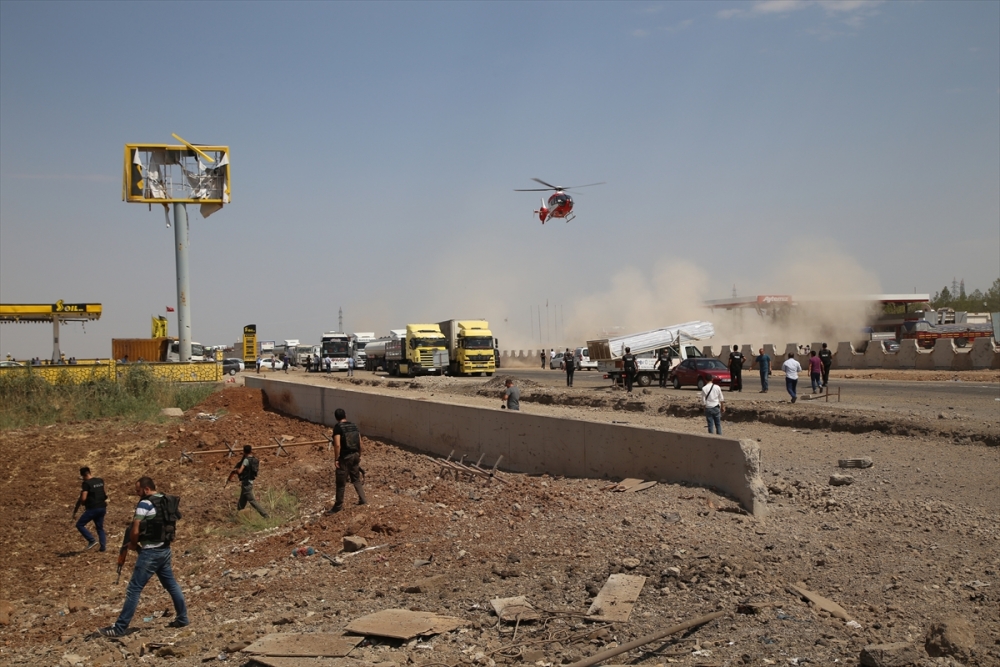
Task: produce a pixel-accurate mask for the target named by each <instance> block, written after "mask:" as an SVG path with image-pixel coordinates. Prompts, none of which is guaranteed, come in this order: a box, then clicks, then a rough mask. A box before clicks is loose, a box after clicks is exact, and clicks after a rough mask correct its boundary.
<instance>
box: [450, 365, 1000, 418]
mask: <svg viewBox="0 0 1000 667" xmlns="http://www.w3.org/2000/svg"><path fill="white" fill-rule="evenodd" d="M500 372H502V373H504V374H509V375H513V376H515V377H522V378H526V379H529V380H532V381H534V382H537V383H539V384H541V385H544V386H548V387H552V388H553V389H557V388H565V387H566V374H565V373H564V372H563V371H557V370H542V369H541V368H530V369H529V368H503V369H501V371H500ZM469 380H470V381H478V382H481V381H482V380H481V379H480V378H469ZM610 382H611V381H610V380H605V379H604V377H603V374H601V373H598V372H597V371H577V372H576V373H575V374H574V377H573V387H574V389H575V390H576V391H585V390H587V389H603V388H606V387H608V386H609V384H610ZM743 382H744V385H745V386H746V389H745V390H744V391H743V392H731V391H727V392H726V400H727V401H733V402H739V401H748V400H753V401H766V402H772V401H773V402H778V401H788V400H789V398H788V394H787V393H786V392H785V378H784V376H781V375H775V376H771V388H770V391H769V392H768V393H767V394H761V393H759V391H760V376H759V374H758V373H757V372H756V371H750V372H744V373H743ZM838 388H839V389H840V405H841V406H842V407H843V408H844V409H864V410H872V409H875V410H887V411H891V412H896V413H902V414H911V415H913V414H920V415H923V416H928V417H932V418H936V417H938V416H939V415H945V418H952V417H954V415H955V414H956V413H958V414H960V415H961V416H962V417H963V418H972V419H977V420H979V419H981V420H983V421H988V422H991V423H997V422H1000V384H990V383H985V382H901V381H895V380H868V379H843V378H830V389H832V390H833V393H834V396H831V398H830V399H829V400H830V403H831V404H833V403H834V402H835V401H836V392H837V389H838ZM637 389H638V388H637ZM649 390H650V391H652V392H668V393H670V394H672V395H678V396H684V395H688V394H693V393H694V391H696V390H695V388H694V387H685V388H683V389H680V390H677V389H673V388H667V389H660V388H659V387H658V386H656V385H655V384H654V385H653V386H652V387H649ZM798 390H799V394H803V393H805V394H809V393H810V389H809V379H808V377H805V378H803V377H801V376H800V379H799V385H798Z"/></svg>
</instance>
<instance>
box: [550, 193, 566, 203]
mask: <svg viewBox="0 0 1000 667" xmlns="http://www.w3.org/2000/svg"><path fill="white" fill-rule="evenodd" d="M552 199H553V201H554V202H555V203H556V204H565V203H566V202H568V201H569V195H561V194H560V195H556V196H555V197H553V198H552Z"/></svg>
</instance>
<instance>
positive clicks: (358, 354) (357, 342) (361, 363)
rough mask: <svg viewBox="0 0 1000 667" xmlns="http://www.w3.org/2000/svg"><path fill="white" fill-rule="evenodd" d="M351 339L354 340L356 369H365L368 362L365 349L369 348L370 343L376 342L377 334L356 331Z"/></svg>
mask: <svg viewBox="0 0 1000 667" xmlns="http://www.w3.org/2000/svg"><path fill="white" fill-rule="evenodd" d="M351 338H352V339H353V340H354V367H355V368H364V367H365V364H366V362H367V361H368V355H367V354H365V347H367V345H368V343H371V342H373V341H375V332H374V331H356V332H354V333H353V334H351Z"/></svg>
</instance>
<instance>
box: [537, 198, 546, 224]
mask: <svg viewBox="0 0 1000 667" xmlns="http://www.w3.org/2000/svg"><path fill="white" fill-rule="evenodd" d="M535 214H536V215H537V216H538V219H539V220H541V221H542V224H543V225H544V224H545V220H546V219H547V218H548V217H549V209H548V207H546V206H545V197H542V204H541V207H540V208H539V209H538V210H537V211H535Z"/></svg>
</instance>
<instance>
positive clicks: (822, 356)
mask: <svg viewBox="0 0 1000 667" xmlns="http://www.w3.org/2000/svg"><path fill="white" fill-rule="evenodd" d="M819 360H820V361H822V362H823V386H824V387H825V386H826V384H827V382H828V381H829V379H830V366H833V352H831V351H830V348H828V347H827V346H826V343H823V349H821V350H820V351H819Z"/></svg>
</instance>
